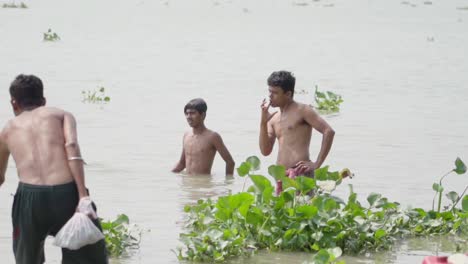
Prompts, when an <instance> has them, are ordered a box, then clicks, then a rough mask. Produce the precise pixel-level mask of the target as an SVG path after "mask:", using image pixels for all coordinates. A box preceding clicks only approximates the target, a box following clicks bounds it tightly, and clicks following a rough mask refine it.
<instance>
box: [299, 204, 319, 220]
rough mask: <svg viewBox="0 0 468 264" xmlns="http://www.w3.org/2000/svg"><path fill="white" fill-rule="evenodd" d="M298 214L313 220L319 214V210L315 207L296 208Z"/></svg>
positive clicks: (303, 206)
mask: <svg viewBox="0 0 468 264" xmlns="http://www.w3.org/2000/svg"><path fill="white" fill-rule="evenodd" d="M296 212H298V213H300V214H302V215H304V216H306V217H307V218H312V217H314V216H315V215H316V214H317V212H318V209H317V207H315V206H313V205H302V206H299V207H297V208H296Z"/></svg>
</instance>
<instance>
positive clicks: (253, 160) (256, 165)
mask: <svg viewBox="0 0 468 264" xmlns="http://www.w3.org/2000/svg"><path fill="white" fill-rule="evenodd" d="M245 161H246V162H248V163H249V164H250V170H252V171H256V170H259V169H260V159H259V158H257V156H250V157H248V158H247V159H246V160H245Z"/></svg>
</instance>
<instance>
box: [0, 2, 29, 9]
mask: <svg viewBox="0 0 468 264" xmlns="http://www.w3.org/2000/svg"><path fill="white" fill-rule="evenodd" d="M2 7H3V8H23V9H24V8H28V6H27V5H26V4H25V3H23V2H21V3H20V4H16V3H15V2H12V3H5V4H3V5H2Z"/></svg>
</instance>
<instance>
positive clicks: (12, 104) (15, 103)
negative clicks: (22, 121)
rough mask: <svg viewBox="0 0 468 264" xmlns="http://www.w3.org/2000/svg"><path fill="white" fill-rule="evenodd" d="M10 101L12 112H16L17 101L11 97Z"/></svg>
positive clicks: (17, 109)
mask: <svg viewBox="0 0 468 264" xmlns="http://www.w3.org/2000/svg"><path fill="white" fill-rule="evenodd" d="M10 103H11V107H12V108H13V112H15V113H16V112H17V111H19V109H20V106H19V105H18V102H16V100H15V99H11V100H10Z"/></svg>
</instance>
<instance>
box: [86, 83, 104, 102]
mask: <svg viewBox="0 0 468 264" xmlns="http://www.w3.org/2000/svg"><path fill="white" fill-rule="evenodd" d="M105 91H106V89H105V88H104V87H102V86H101V87H99V89H98V90H93V91H90V90H87V91H81V95H82V96H83V99H82V102H85V103H94V104H98V103H108V102H110V97H109V96H107V95H106V93H105Z"/></svg>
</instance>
